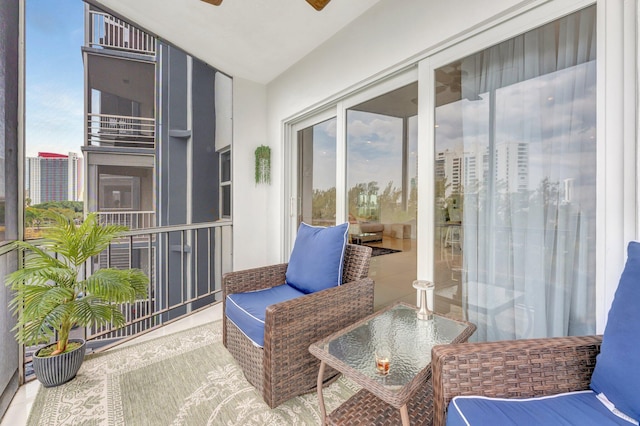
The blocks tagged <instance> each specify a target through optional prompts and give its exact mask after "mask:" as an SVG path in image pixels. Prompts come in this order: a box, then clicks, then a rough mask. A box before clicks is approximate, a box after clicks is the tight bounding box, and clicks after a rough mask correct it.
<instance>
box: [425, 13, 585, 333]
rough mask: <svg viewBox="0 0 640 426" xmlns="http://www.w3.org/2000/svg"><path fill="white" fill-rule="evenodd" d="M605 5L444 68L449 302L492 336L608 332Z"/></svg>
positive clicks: (439, 146)
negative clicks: (600, 196) (602, 204)
mask: <svg viewBox="0 0 640 426" xmlns="http://www.w3.org/2000/svg"><path fill="white" fill-rule="evenodd" d="M595 13H596V11H595V6H593V7H589V8H587V9H584V10H582V11H579V12H576V13H574V14H572V15H569V16H566V17H564V18H561V19H559V20H557V21H555V22H552V23H550V24H547V25H545V26H542V27H540V28H538V29H535V30H532V31H529V32H527V33H525V34H523V35H520V36H518V37H515V38H513V39H511V40H508V41H505V42H503V43H500V44H498V45H496V46H493V47H490V48H488V49H485V50H484V51H481V52H479V53H476V54H474V55H471V56H468V57H466V58H464V59H462V60H460V61H457V62H454V63H450V64H448V65H446V66H443V67H440V68H438V69H436V70H435V81H436V86H435V93H436V98H435V104H436V106H435V122H436V128H435V168H434V178H435V201H436V202H435V230H436V232H435V233H434V235H435V238H434V248H435V253H436V256H435V265H434V266H435V268H434V272H435V280H436V295H437V297H436V304H437V306H438V305H439V306H440V309H442V310H444V311H445V312H446V311H449V312H451V313H452V314H459V315H461V316H463V317H465V318H466V319H468V320H469V321H471V322H473V323H475V324H477V325H478V331H477V333H476V335H475V336H476V337H475V338H477V339H478V340H500V339H513V338H518V339H520V338H529V337H546V336H564V335H581V334H593V333H594V332H595V317H594V312H595V308H594V306H595V273H594V272H595V271H594V265H595V246H596V244H595V210H596V208H595V202H596V186H595V182H596V36H595V23H596V20H595Z"/></svg>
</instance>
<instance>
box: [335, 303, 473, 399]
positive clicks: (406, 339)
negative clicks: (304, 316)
mask: <svg viewBox="0 0 640 426" xmlns="http://www.w3.org/2000/svg"><path fill="white" fill-rule="evenodd" d="M416 313H417V310H416V309H415V308H411V307H409V306H405V305H397V306H394V307H393V308H391V309H389V310H388V311H386V312H384V313H382V314H380V315H377V316H375V317H373V318H371V319H370V320H369V321H367V322H366V323H364V324H362V325H360V326H359V327H357V328H355V329H353V330H351V331H348V332H346V333H344V334H340V335H338V336H336V337H335V338H333V339H331V340H329V341H328V342H327V343H325V345H324V346H323V349H324V350H326V351H327V352H328V353H329V354H330V355H331V356H333V357H335V358H337V359H338V360H340V361H341V362H343V363H344V364H346V365H347V366H349V367H351V368H353V369H355V370H357V371H358V372H360V373H361V374H364V375H365V376H367V377H368V378H370V379H372V380H375V381H376V382H379V383H380V384H382V385H383V386H385V388H387V389H390V390H397V391H399V390H400V389H402V387H403V386H404V385H406V384H407V383H409V382H410V381H411V380H412V379H413V378H414V377H415V376H416V375H417V374H418V373H419V372H420V371H421V370H422V369H424V368H425V367H426V366H427V365H428V364H429V363H430V362H431V349H432V348H433V347H434V346H435V345H441V344H448V343H451V342H452V341H453V340H454V339H455V338H456V337H458V336H459V335H460V334H461V333H462V332H463V331H464V330H465V328H466V327H467V325H466V324H463V323H460V322H457V321H454V320H451V319H448V318H445V317H441V316H438V315H434V317H433V319H432V320H419V319H418V318H417V316H416ZM379 347H387V348H388V350H389V352H390V354H391V360H390V369H389V373H388V374H387V375H384V376H383V375H380V374H378V371H377V369H376V363H375V352H376V348H379Z"/></svg>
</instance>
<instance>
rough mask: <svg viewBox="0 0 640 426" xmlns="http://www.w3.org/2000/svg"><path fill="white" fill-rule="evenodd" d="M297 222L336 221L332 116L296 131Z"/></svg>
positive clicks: (317, 224)
mask: <svg viewBox="0 0 640 426" xmlns="http://www.w3.org/2000/svg"><path fill="white" fill-rule="evenodd" d="M297 142H298V203H299V205H298V222H297V225H299V224H300V222H305V223H307V224H309V225H315V226H331V225H335V224H336V118H335V117H334V118H330V119H328V120H326V121H323V122H321V123H317V124H314V125H311V126H309V127H306V128H304V129H302V130H299V131H298V141H297Z"/></svg>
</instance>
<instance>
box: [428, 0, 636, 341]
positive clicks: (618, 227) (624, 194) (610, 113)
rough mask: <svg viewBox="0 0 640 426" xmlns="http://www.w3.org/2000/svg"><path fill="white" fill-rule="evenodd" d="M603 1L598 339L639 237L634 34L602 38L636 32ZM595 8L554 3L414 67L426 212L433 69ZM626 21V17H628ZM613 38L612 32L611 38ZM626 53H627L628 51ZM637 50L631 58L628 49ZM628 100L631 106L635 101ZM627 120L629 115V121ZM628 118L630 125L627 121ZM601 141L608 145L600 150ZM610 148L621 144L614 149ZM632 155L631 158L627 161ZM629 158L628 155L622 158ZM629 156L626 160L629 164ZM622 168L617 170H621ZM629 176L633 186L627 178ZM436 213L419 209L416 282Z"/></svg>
mask: <svg viewBox="0 0 640 426" xmlns="http://www.w3.org/2000/svg"><path fill="white" fill-rule="evenodd" d="M622 3H623V2H610V1H606V0H600V1H598V2H597V3H595V4H596V5H597V18H596V19H597V23H596V27H597V28H596V30H597V34H598V38H597V51H598V55H597V98H598V102H597V107H596V109H597V110H596V114H597V140H598V141H600V142H599V143H598V145H597V171H596V191H597V200H596V205H597V208H596V241H597V248H596V332H598V333H602V332H603V330H604V325H605V323H606V315H607V312H608V309H609V306H610V305H611V301H612V300H613V294H614V292H615V290H616V287H617V284H618V279H619V277H620V273H621V271H622V268H623V266H624V261H625V259H626V244H627V243H628V241H629V240H633V239H637V238H638V227H639V225H638V213H637V205H638V197H639V196H638V189H639V188H638V186H639V185H638V175H637V173H638V164H639V162H638V153H637V151H636V149H635V143H636V140H635V139H636V138H635V130H636V125H637V122H636V120H637V115H636V106H635V100H634V99H635V94H636V92H637V86H638V82H637V79H636V76H635V68H634V64H633V63H630V62H633V61H629V60H625V53H626V55H630V56H629V57H634V58H635V57H636V56H635V55H637V53H638V50H637V47H636V43H637V40H636V39H635V31H619V32H616V33H615V34H607V32H606V31H605V30H606V28H625V29H626V28H629V27H633V28H635V26H636V21H635V19H636V18H637V9H636V6H635V5H634V4H622ZM592 4H594V1H586V0H585V1H579V0H578V1H569V0H567V1H563V0H559V1H553V2H549V3H547V4H543V5H540V6H539V7H536V8H533V9H531V10H529V11H527V12H526V13H522V14H520V15H518V16H515V17H512V18H511V19H508V20H505V21H504V22H502V23H500V24H498V25H495V26H492V27H490V28H489V29H487V30H485V31H482V32H479V33H478V34H475V35H473V36H469V37H468V38H466V39H463V40H461V41H459V42H458V43H454V44H452V45H451V46H448V47H446V48H443V49H442V50H441V51H439V52H437V53H434V54H433V55H430V56H428V57H426V58H425V59H423V60H421V61H419V87H418V90H419V102H418V116H419V117H420V125H419V127H418V158H419V164H420V166H419V167H418V181H419V182H421V185H420V186H419V187H418V198H419V200H420V205H422V206H431V207H433V206H434V204H435V199H434V165H435V132H434V128H435V127H434V126H435V103H434V99H435V93H434V87H435V75H434V73H435V70H436V69H438V68H440V67H442V66H444V65H447V64H449V63H451V62H453V61H455V60H459V59H460V58H464V57H466V56H468V55H471V54H473V53H475V52H478V51H480V50H483V49H485V48H487V47H489V46H492V45H495V44H497V43H500V42H502V41H504V40H508V39H511V38H513V37H515V36H517V35H519V34H522V33H523V32H525V31H528V30H530V29H534V28H537V27H539V26H541V25H543V24H546V23H548V22H551V21H554V20H556V19H558V18H560V17H562V16H564V15H567V14H570V13H572V12H575V11H577V10H580V9H582V8H585V7H587V6H590V5H592ZM629 16H631V18H629ZM610 33H611V32H610ZM625 46H627V47H625ZM629 46H631V49H632V50H633V49H635V51H634V53H633V54H631V53H629V52H628V51H626V50H625V49H630V47H629ZM632 98H633V99H632ZM629 114H634V118H633V119H631V117H630V116H629ZM625 116H626V117H627V119H626V120H625ZM604 141H609V142H608V143H604ZM611 141H618V143H612V142H611ZM631 153H633V154H631ZM625 154H626V155H625ZM629 157H631V158H629ZM620 165H622V167H620ZM625 176H633V177H634V179H632V180H630V179H625ZM434 232H435V231H434V209H433V208H422V209H419V210H418V256H419V259H421V260H422V262H420V261H419V262H418V278H419V279H425V280H430V281H432V280H433V278H434V260H435V253H434V248H433V241H434Z"/></svg>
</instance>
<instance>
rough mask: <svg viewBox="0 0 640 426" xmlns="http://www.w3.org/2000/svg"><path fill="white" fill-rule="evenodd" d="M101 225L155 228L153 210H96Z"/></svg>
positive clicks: (132, 228) (133, 228) (131, 228)
mask: <svg viewBox="0 0 640 426" xmlns="http://www.w3.org/2000/svg"><path fill="white" fill-rule="evenodd" d="M96 215H97V216H98V221H99V223H101V224H102V225H124V226H126V227H127V228H129V229H130V230H136V229H148V228H155V226H156V213H155V212H153V211H100V212H96Z"/></svg>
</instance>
